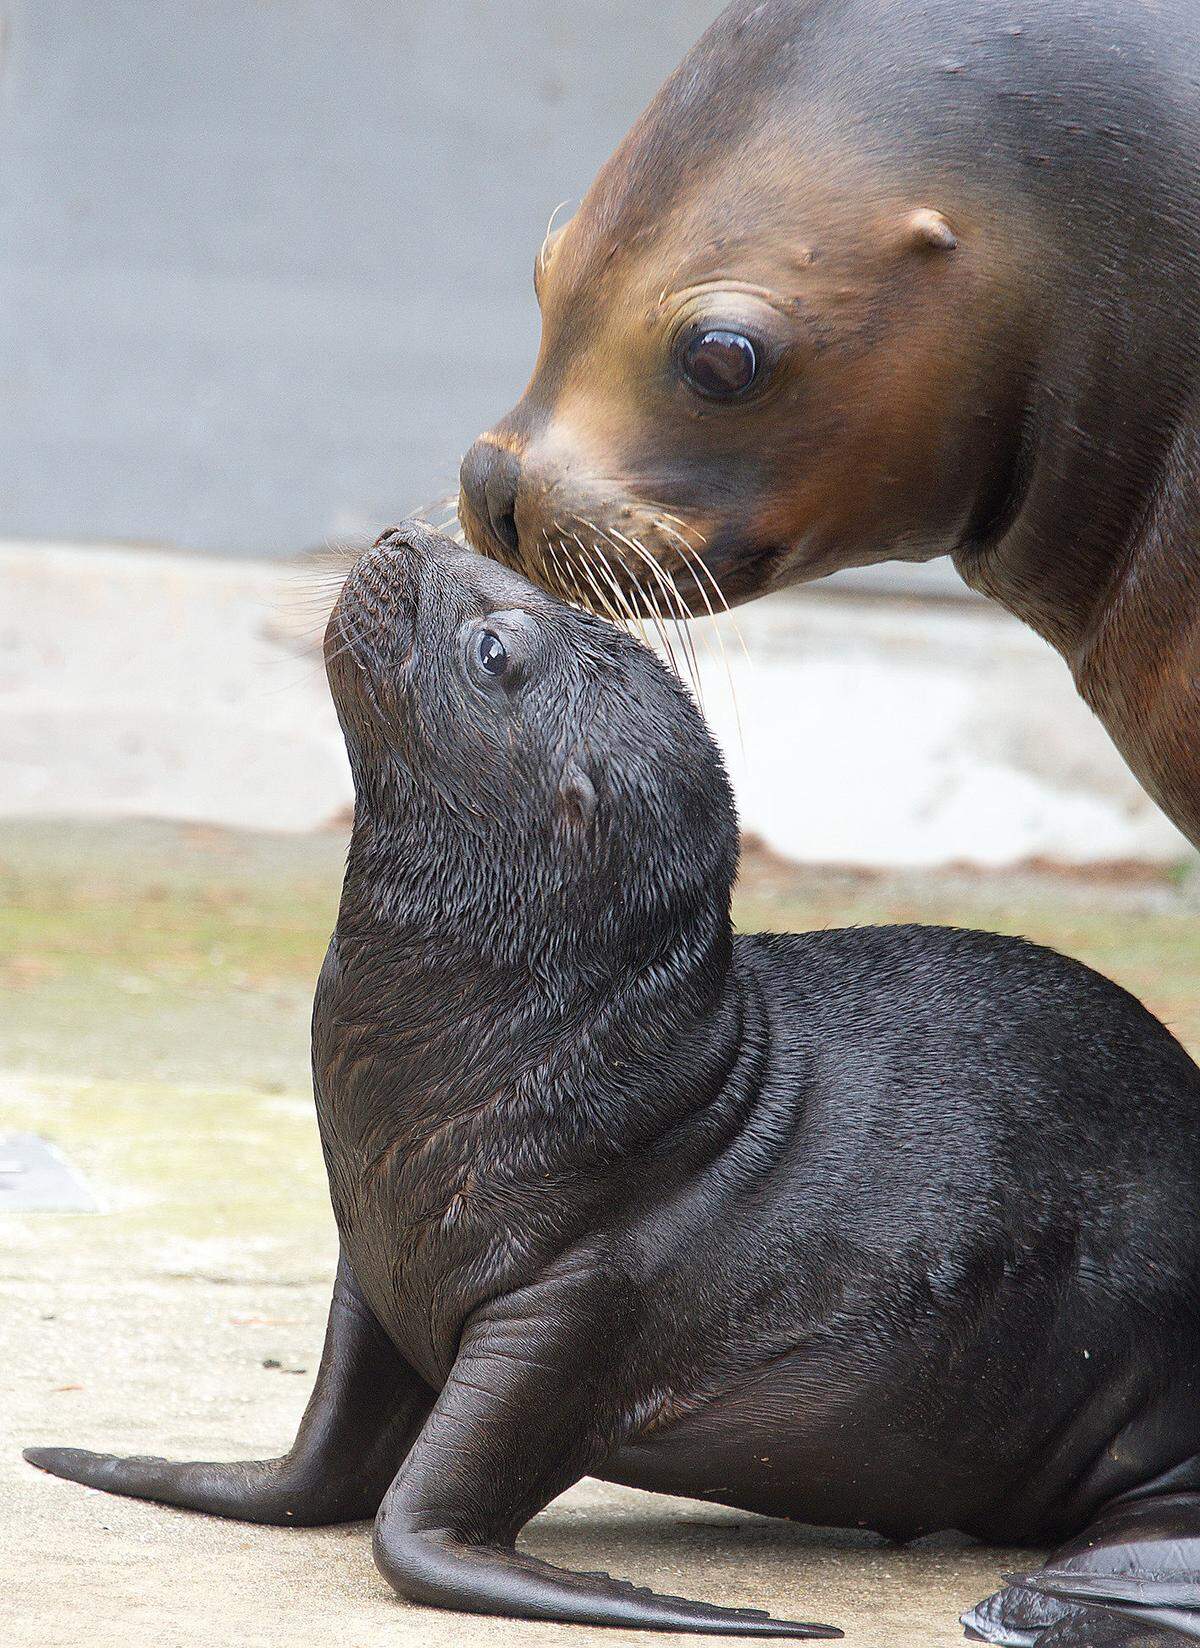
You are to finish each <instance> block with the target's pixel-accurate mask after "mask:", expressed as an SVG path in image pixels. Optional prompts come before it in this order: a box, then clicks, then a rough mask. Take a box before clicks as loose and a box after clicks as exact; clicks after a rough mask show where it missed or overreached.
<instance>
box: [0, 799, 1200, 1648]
mask: <svg viewBox="0 0 1200 1648" xmlns="http://www.w3.org/2000/svg"><path fill="white" fill-rule="evenodd" d="M343 849H344V842H343V840H342V838H341V837H340V836H339V835H337V834H335V833H329V834H323V835H316V836H308V837H292V838H288V839H282V838H271V837H264V836H232V835H227V834H224V833H220V832H216V831H211V830H197V829H189V828H186V827H166V826H147V825H122V826H120V827H111V826H109V827H103V826H95V825H70V826H64V825H57V826H53V825H51V826H46V825H40V824H39V825H13V824H7V825H4V826H2V827H0V1134H3V1133H4V1132H16V1131H33V1132H37V1133H41V1134H43V1135H44V1136H46V1137H47V1138H49V1139H51V1140H52V1141H53V1142H54V1143H55V1144H57V1145H58V1146H59V1147H60V1148H61V1149H62V1150H63V1151H64V1152H65V1153H66V1154H67V1155H68V1157H69V1158H70V1159H71V1161H72V1162H73V1163H74V1164H75V1165H76V1166H77V1167H78V1168H79V1169H80V1170H81V1171H82V1173H83V1174H84V1175H85V1177H86V1179H87V1181H88V1182H89V1184H90V1186H91V1187H92V1189H93V1190H94V1192H95V1193H96V1194H97V1195H98V1197H99V1198H100V1200H101V1203H102V1211H101V1212H100V1213H98V1214H56V1213H38V1214H32V1213H30V1214H22V1215H18V1214H13V1213H9V1214H7V1215H5V1216H4V1224H3V1227H2V1228H0V1274H2V1277H3V1285H2V1287H0V1343H3V1345H4V1347H5V1355H4V1357H3V1359H2V1362H0V1553H2V1555H3V1572H4V1574H5V1580H6V1583H5V1587H4V1601H3V1603H2V1604H0V1614H2V1615H3V1617H4V1621H5V1623H4V1641H5V1642H6V1644H13V1645H36V1648H59V1645H64V1648H65V1645H67V1644H71V1645H72V1648H74V1645H75V1644H77V1643H78V1642H80V1641H86V1642H87V1643H88V1645H89V1648H107V1645H109V1644H111V1645H113V1648H117V1645H120V1648H131V1645H133V1648H136V1645H140V1644H143V1643H146V1644H150V1643H153V1644H154V1645H155V1648H176V1645H179V1648H190V1645H193V1644H194V1645H196V1648H200V1645H204V1648H208V1645H210V1644H212V1643H214V1642H216V1641H227V1642H230V1643H234V1644H237V1645H238V1648H257V1645H260V1644H261V1645H264V1648H265V1645H267V1644H270V1645H271V1648H275V1645H276V1644H279V1643H281V1642H282V1643H288V1644H294V1645H296V1648H309V1645H313V1648H316V1645H317V1644H322V1645H323V1644H325V1643H327V1642H337V1643H338V1644H341V1645H344V1648H375V1645H377V1644H383V1643H389V1644H396V1645H406V1644H413V1645H416V1644H422V1645H425V1644H429V1645H433V1648H437V1645H442V1644H445V1645H451V1644H471V1643H477V1642H488V1643H495V1644H497V1645H505V1644H530V1645H533V1648H538V1645H542V1644H545V1645H547V1648H549V1645H550V1644H553V1643H561V1644H563V1645H564V1648H566V1645H568V1644H575V1643H578V1644H580V1645H581V1648H582V1645H584V1644H587V1643H592V1642H595V1643H603V1644H606V1645H609V1648H615V1645H616V1644H620V1643H624V1642H634V1641H637V1642H640V1643H648V1642H650V1641H657V1640H660V1639H659V1638H658V1637H657V1636H655V1637H646V1636H643V1635H640V1634H638V1635H634V1634H630V1633H624V1632H619V1631H612V1632H610V1631H594V1632H589V1631H583V1630H578V1629H575V1628H570V1627H558V1626H535V1625H528V1624H523V1623H516V1624H514V1623H508V1622H503V1621H496V1620H473V1619H468V1618H463V1617H458V1616H452V1615H446V1614H436V1613H432V1612H427V1611H423V1610H417V1609H412V1608H408V1607H406V1606H403V1605H401V1604H399V1603H398V1602H396V1600H395V1599H394V1598H393V1597H392V1595H391V1593H390V1592H389V1591H388V1590H387V1588H386V1587H385V1586H384V1585H383V1584H382V1582H381V1581H380V1580H379V1579H378V1577H377V1576H376V1574H375V1571H374V1568H373V1566H372V1563H371V1558H370V1550H369V1538H368V1531H367V1529H366V1528H365V1526H358V1527H351V1528H345V1529H332V1530H323V1531H322V1530H318V1531H306V1530H273V1529H259V1528H251V1527H243V1526H239V1525H238V1524H235V1523H222V1522H218V1521H215V1520H209V1519H206V1518H201V1517H196V1516H191V1515H188V1514H185V1513H180V1512H174V1511H170V1510H166V1509H163V1508H160V1507H156V1506H150V1505H142V1504H138V1503H136V1502H134V1501H130V1500H119V1499H113V1498H110V1497H107V1496H105V1495H102V1494H98V1493H94V1492H91V1491H89V1490H86V1489H83V1488H79V1487H77V1486H75V1485H73V1484H68V1483H63V1482H58V1481H55V1480H52V1479H51V1478H49V1477H46V1476H43V1475H41V1474H39V1473H37V1472H35V1471H33V1470H32V1469H30V1468H29V1467H28V1466H26V1465H24V1464H23V1463H22V1462H21V1460H20V1458H19V1449H20V1447H21V1446H23V1445H28V1444H31V1443H50V1442H69V1443H76V1444H79V1445H81V1446H94V1447H102V1448H112V1449H116V1450H119V1451H134V1452H154V1453H163V1454H167V1455H174V1456H180V1457H184V1456H191V1457H216V1458H222V1457H225V1458H233V1457H247V1456H257V1455H265V1454H270V1453H274V1452H278V1451H279V1450H281V1449H282V1448H283V1447H285V1446H286V1444H287V1443H288V1441H289V1440H290V1438H291V1435H292V1432H293V1430H294V1427H295V1424H296V1421H297V1418H298V1416H299V1414H300V1411H301V1409H302V1407H303V1405H304V1401H305V1399H306V1396H307V1393H308V1388H309V1383H310V1381H311V1378H312V1375H313V1372H314V1369H315V1365H316V1359H317V1355H318V1352H319V1348H320V1342H321V1335H322V1329H323V1324H324V1315H325V1306H326V1298H327V1291H328V1287H329V1281H330V1277H331V1274H332V1267H333V1260H334V1238H333V1228H332V1222H331V1218H330V1214H329V1209H328V1203H327V1200H326V1194H325V1187H324V1180H323V1175H322V1170H321V1165H320V1160H319V1155H318V1150H317V1143H316V1135H315V1129H314V1124H313V1119H312V1115H311V1105H310V1099H309V1096H308V1091H307V1069H306V1054H307V1047H306V1042H307V1017H308V1009H309V999H310V993H311V989H312V983H313V979H314V977H315V973H316V969H317V967H318V965H319V962H320V957H321V953H322V950H323V947H324V943H325V939H326V936H327V934H328V931H329V927H330V924H331V921H332V917H333V909H334V904H335V901H336V895H337V888H338V881H339V871H340V860H341V855H342V852H343ZM739 912H740V916H741V918H742V920H743V924H744V925H747V926H762V925H769V926H778V927H789V926H806V925H807V926H818V925H827V924H836V923H840V922H844V921H848V920H855V921H865V920H886V919H896V918H900V919H909V918H912V917H914V916H924V917H927V918H929V919H936V920H947V921H956V922H962V923H971V924H983V925H990V926H996V927H1004V928H1007V929H1009V930H1023V931H1027V932H1029V933H1030V934H1031V936H1036V937H1040V938H1044V939H1048V940H1050V941H1051V942H1057V943H1059V944H1060V945H1061V946H1062V947H1063V948H1066V949H1069V950H1072V951H1074V952H1075V953H1077V954H1079V955H1081V956H1083V957H1084V958H1085V959H1087V960H1090V961H1093V962H1094V963H1096V964H1098V965H1100V966H1102V967H1104V968H1105V969H1106V970H1107V971H1109V972H1111V973H1113V974H1114V975H1115V976H1116V977H1118V978H1119V979H1121V981H1122V982H1124V983H1126V984H1128V985H1130V986H1131V987H1132V988H1133V989H1135V990H1137V991H1138V992H1139V993H1141V994H1142V995H1144V996H1145V997H1146V998H1147V999H1148V1000H1149V1001H1150V1003H1151V1005H1153V1006H1155V1007H1156V1008H1157V1010H1158V1011H1160V1012H1161V1013H1162V1014H1163V1015H1164V1016H1165V1017H1166V1018H1168V1020H1169V1021H1170V1022H1171V1023H1172V1024H1173V1026H1174V1027H1175V1028H1176V1029H1177V1030H1178V1031H1179V1032H1180V1033H1181V1034H1182V1035H1183V1036H1184V1038H1185V1039H1186V1040H1188V1041H1189V1042H1190V1045H1191V1046H1192V1047H1193V1049H1196V1048H1198V1047H1200V953H1198V949H1197V946H1196V944H1195V908H1194V895H1189V892H1188V890H1187V889H1186V888H1181V887H1180V886H1178V885H1177V884H1176V883H1175V882H1173V881H1171V880H1170V879H1161V880H1160V879H1144V880H1137V881H1133V882H1120V883H1115V882H1114V883H1111V884H1104V883H1097V882H1094V881H1075V882H1072V881H1059V880H1049V879H1044V878H1043V879H1039V878H1034V877H1024V878H1021V879H1012V878H1004V879H995V878H992V879H988V878H978V877H976V878H967V877H959V878H954V877H948V876H943V877H940V878H938V879H937V880H936V881H933V880H923V879H920V878H908V879H897V878H889V879H886V880H880V879H877V878H869V877H859V876H850V875H842V876H829V875H825V876H822V875H818V874H816V873H815V872H803V873H802V872H797V871H795V870H792V869H790V868H788V867H786V866H783V865H782V864H780V863H778V862H777V861H774V860H772V859H770V858H769V857H767V856H765V855H763V854H761V853H751V854H750V855H749V856H748V861H747V870H746V874H745V877H744V883H743V887H742V891H741V895H740V900H739ZM525 1542H526V1543H527V1545H528V1546H529V1548H530V1549H531V1550H534V1551H537V1552H538V1553H540V1554H542V1555H544V1556H547V1557H549V1558H550V1559H552V1560H554V1561H558V1562H562V1563H565V1564H567V1565H569V1566H574V1567H578V1568H599V1567H603V1568H607V1569H610V1570H611V1571H613V1572H615V1573H618V1574H624V1575H628V1576H630V1577H632V1578H635V1579H637V1580H639V1581H642V1582H644V1583H649V1584H651V1585H654V1586H657V1587H659V1588H660V1589H665V1590H668V1591H677V1592H682V1593H684V1594H688V1595H694V1596H704V1597H710V1598H713V1599H716V1600H721V1601H730V1602H738V1603H741V1602H753V1603H757V1604H759V1605H763V1606H766V1607H769V1608H771V1609H772V1610H773V1611H775V1612H776V1613H782V1614H784V1615H790V1616H793V1617H799V1618H808V1619H818V1620H828V1621H832V1622H835V1623H837V1624H839V1625H841V1626H843V1627H844V1628H845V1630H846V1634H847V1641H848V1643H850V1644H851V1648H912V1645H918V1644H919V1645H922V1648H939V1645H947V1648H948V1645H949V1644H951V1643H955V1642H957V1641H960V1640H961V1638H960V1634H959V1631H958V1628H957V1626H956V1624H955V1619H956V1615H957V1614H958V1612H959V1611H960V1610H961V1609H962V1608H963V1607H965V1606H966V1605H967V1604H969V1603H970V1602H972V1601H974V1600H975V1599H976V1598H978V1597H979V1596H980V1595H982V1594H984V1593H985V1592H986V1591H987V1590H989V1589H991V1588H992V1587H993V1585H994V1584H995V1582H996V1580H997V1577H998V1575H999V1574H1000V1573H1002V1572H1004V1571H1006V1570H1008V1569H1010V1568H1011V1567H1012V1566H1013V1565H1014V1564H1019V1563H1022V1562H1025V1561H1027V1560H1028V1553H1022V1554H1017V1553H1013V1552H1003V1551H995V1550H989V1549H984V1548H982V1547H978V1546H972V1545H970V1544H968V1543H966V1542H965V1541H962V1540H959V1539H955V1538H953V1537H949V1538H942V1539H938V1540H933V1541H926V1542H922V1543H920V1544H918V1545H916V1546H913V1547H909V1548H900V1547H896V1546H893V1545H889V1544H886V1543H884V1542H882V1541H879V1540H876V1539H874V1538H872V1537H870V1536H865V1535H847V1534H841V1533H832V1534H831V1533H828V1532H821V1531H814V1530H809V1529H804V1528H798V1527H793V1526H791V1525H789V1524H786V1523H780V1522H773V1521H769V1520H766V1519H763V1518H758V1517H754V1516H749V1515H745V1514H740V1513H734V1512H723V1511H721V1510H719V1509H714V1508H713V1507H712V1506H708V1505H700V1504H694V1503H690V1502H686V1501H680V1500H669V1499H664V1498H657V1497H651V1496H648V1495H642V1494H638V1493H635V1492H632V1491H629V1490H624V1489H619V1488H613V1487H608V1486H605V1485H602V1484H597V1483H593V1482H585V1483H583V1484H582V1485H581V1486H579V1487H578V1488H576V1489H574V1490H572V1491H571V1492H570V1493H568V1494H566V1495H564V1496H563V1498H562V1499H560V1500H559V1501H557V1502H556V1503H555V1505H553V1506H552V1507H551V1508H550V1509H549V1510H548V1511H547V1512H545V1513H544V1514H543V1515H542V1516H540V1517H539V1518H537V1519H536V1521H535V1522H534V1523H533V1525H532V1526H531V1527H530V1529H529V1530H528V1532H527V1534H526V1536H525ZM661 1640H663V1641H664V1642H665V1641H666V1640H668V1639H666V1638H663V1639H661ZM669 1640H673V1641H690V1640H693V1639H691V1638H685V1639H680V1638H673V1639H669ZM695 1640H697V1641H698V1640H700V1639H698V1638H697V1639H695Z"/></svg>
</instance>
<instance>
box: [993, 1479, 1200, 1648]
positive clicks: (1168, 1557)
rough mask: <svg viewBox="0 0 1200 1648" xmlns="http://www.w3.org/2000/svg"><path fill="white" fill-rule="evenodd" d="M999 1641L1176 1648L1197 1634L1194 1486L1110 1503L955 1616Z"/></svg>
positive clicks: (1027, 1645)
mask: <svg viewBox="0 0 1200 1648" xmlns="http://www.w3.org/2000/svg"><path fill="white" fill-rule="evenodd" d="M963 1624H964V1626H965V1627H966V1629H967V1635H968V1636H969V1637H971V1638H973V1639H974V1640H976V1641H984V1642H992V1643H998V1644H1002V1645H1004V1648H1169V1645H1173V1648H1179V1645H1181V1644H1182V1643H1185V1642H1196V1641H1200V1493H1175V1494H1159V1495H1156V1496H1154V1497H1151V1498H1145V1499H1130V1500H1125V1501H1123V1502H1121V1503H1119V1504H1117V1505H1114V1506H1112V1507H1110V1508H1109V1509H1108V1510H1107V1511H1105V1512H1103V1513H1102V1515H1101V1516H1100V1517H1099V1518H1097V1520H1096V1521H1095V1522H1094V1523H1093V1524H1092V1526H1091V1527H1090V1528H1088V1529H1086V1530H1085V1532H1084V1533H1082V1534H1080V1535H1079V1536H1078V1538H1076V1539H1074V1540H1072V1541H1071V1543H1070V1544H1069V1545H1064V1546H1063V1547H1062V1549H1061V1550H1059V1551H1057V1552H1056V1553H1055V1554H1054V1556H1052V1557H1051V1558H1050V1561H1049V1562H1048V1563H1047V1564H1046V1566H1045V1567H1044V1568H1039V1569H1037V1570H1036V1571H1035V1572H1034V1573H1031V1574H1026V1575H1022V1576H1020V1577H1018V1578H1014V1579H1013V1580H1012V1582H1011V1583H1010V1584H1009V1585H1008V1586H1006V1587H1005V1589H1004V1590H1002V1591H997V1592H996V1594H995V1595H994V1596H990V1597H988V1598H986V1600H985V1601H983V1602H981V1603H979V1604H977V1605H976V1607H974V1608H972V1609H971V1610H970V1612H969V1613H966V1614H964V1615H963Z"/></svg>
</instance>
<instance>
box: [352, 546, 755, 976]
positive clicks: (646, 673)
mask: <svg viewBox="0 0 1200 1648" xmlns="http://www.w3.org/2000/svg"><path fill="white" fill-rule="evenodd" d="M325 655H326V668H327V672H328V676H329V682H330V687H331V689H332V692H333V697H334V701H335V703H336V705H337V709H338V715H339V717H340V720H341V723H342V728H343V730H344V732H345V735H346V742H347V747H348V749H349V753H350V759H351V764H352V767H353V771H354V778H355V786H356V793H357V807H356V814H355V837H356V846H355V851H356V854H357V855H358V857H359V861H360V863H362V864H363V865H364V866H370V865H374V866H375V871H376V873H377V885H378V889H379V901H380V902H379V904H378V907H377V913H382V914H384V915H386V914H387V913H388V911H387V900H388V899H396V898H399V899H400V901H401V902H402V903H403V904H404V910H403V912H402V915H403V919H404V920H405V922H421V921H428V922H429V923H431V924H432V925H433V926H435V927H438V926H440V927H444V926H445V924H446V923H450V924H451V925H453V926H454V927H456V928H458V929H459V930H461V931H467V930H469V931H470V932H471V933H472V934H474V936H475V938H477V939H478V940H479V941H480V943H481V945H482V947H483V948H484V949H485V950H486V951H488V952H489V953H491V954H492V955H494V956H496V957H497V958H501V957H502V958H506V959H509V960H512V959H515V958H518V957H520V956H523V955H525V956H528V947H529V945H530V944H531V943H549V944H551V945H554V944H556V943H559V942H563V941H565V940H566V939H567V937H568V936H569V935H571V934H574V935H576V936H577V937H579V938H581V939H583V940H585V941H586V946H587V949H588V951H589V953H594V954H596V955H598V956H599V957H600V958H601V959H602V960H603V961H605V962H606V963H607V962H608V960H609V953H608V952H609V948H610V947H615V949H616V950H617V951H619V952H620V953H621V954H622V955H624V957H625V958H626V960H628V959H630V958H632V957H635V956H636V957H638V958H639V959H644V958H645V957H646V956H653V955H654V954H655V953H656V951H657V950H658V949H659V948H663V947H666V948H669V947H670V946H671V945H673V944H674V943H675V942H677V939H678V936H679V934H680V932H681V931H685V930H686V929H687V927H688V924H689V923H693V922H696V921H700V922H701V925H702V926H703V927H705V928H706V929H707V928H710V927H711V926H712V924H713V923H714V922H715V923H716V924H717V925H718V926H720V925H721V924H723V923H727V920H728V907H729V892H730V885H731V882H732V878H733V873H734V868H735V864H736V854H737V821H736V816H735V813H734V807H733V800H732V797H731V794H730V789H729V783H728V779H727V777H726V774H725V771H724V768H723V766H722V763H721V759H720V756H719V754H718V751H717V749H716V746H715V744H714V743H713V740H712V738H711V736H710V735H709V732H708V729H707V727H706V726H705V723H704V721H703V719H702V717H701V715H700V714H699V712H698V710H697V709H696V706H695V705H694V703H693V702H692V700H691V698H690V697H689V695H688V694H687V692H686V691H685V690H684V688H683V687H682V686H681V685H680V683H679V682H678V680H677V679H676V678H675V676H674V675H673V674H672V673H671V671H670V670H669V669H667V667H666V666H665V665H664V664H662V663H661V662H660V661H659V660H658V658H656V657H655V656H654V654H653V653H651V652H650V651H649V650H648V649H647V648H646V647H644V646H643V645H641V644H640V643H639V642H637V641H635V640H634V639H633V637H632V636H630V635H629V634H627V633H626V632H625V631H624V630H621V629H618V628H617V627H615V626H614V625H611V624H609V623H608V622H606V621H605V620H603V619H600V618H597V617H594V616H593V615H591V614H590V613H587V612H582V611H579V610H576V609H574V608H572V607H569V606H566V605H564V604H563V603H562V602H561V601H559V600H558V599H556V598H555V597H554V596H552V595H549V594H547V593H546V592H545V591H543V590H540V589H538V588H536V587H535V586H534V585H533V584H531V583H529V582H528V581H527V580H526V579H525V578H523V577H522V576H521V575H520V574H518V573H516V572H513V571H511V570H509V569H508V568H505V567H503V566H500V565H498V564H497V563H496V562H494V561H490V560H487V559H485V558H483V557H481V556H479V555H476V554H474V553H473V552H472V551H470V550H467V549H463V548H460V547H459V545H457V544H456V543H454V542H452V541H451V540H450V539H448V538H445V537H442V536H441V535H439V534H438V533H435V532H433V531H431V530H430V529H429V528H427V527H425V526H423V525H421V524H419V523H415V522H408V523H406V524H404V525H402V526H400V527H397V528H395V529H393V530H392V531H390V532H387V533H385V534H384V535H383V537H382V538H380V540H379V541H378V543H377V544H376V545H375V547H374V548H373V549H372V550H370V551H369V552H368V553H367V554H366V555H364V556H363V557H362V558H361V559H360V560H359V561H358V562H357V563H356V565H355V567H354V569H353V570H352V572H351V573H350V575H349V577H348V578H347V580H346V582H345V584H344V586H343V588H342V591H341V594H340V596H339V599H338V602H337V605H336V606H335V608H334V610H333V613H332V615H331V617H330V620H329V626H328V629H327V632H326V638H325ZM366 873H367V875H368V876H369V875H370V874H371V871H370V870H369V869H367V871H366ZM397 887H402V888H403V893H402V895H400V894H398V893H397V891H396V889H397ZM528 959H529V960H530V961H531V963H532V964H533V965H536V963H537V958H536V957H528Z"/></svg>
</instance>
